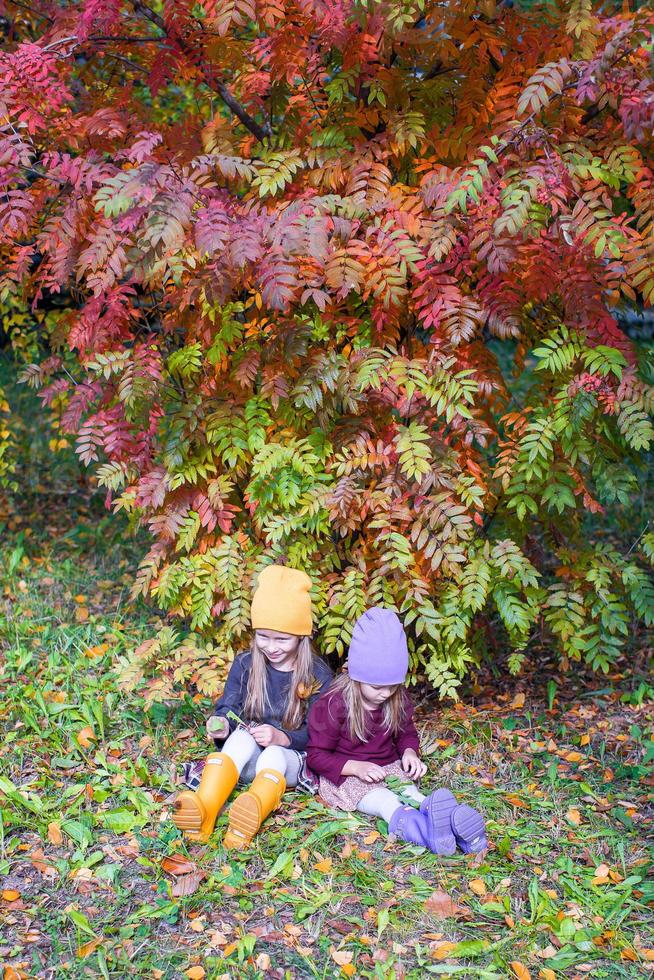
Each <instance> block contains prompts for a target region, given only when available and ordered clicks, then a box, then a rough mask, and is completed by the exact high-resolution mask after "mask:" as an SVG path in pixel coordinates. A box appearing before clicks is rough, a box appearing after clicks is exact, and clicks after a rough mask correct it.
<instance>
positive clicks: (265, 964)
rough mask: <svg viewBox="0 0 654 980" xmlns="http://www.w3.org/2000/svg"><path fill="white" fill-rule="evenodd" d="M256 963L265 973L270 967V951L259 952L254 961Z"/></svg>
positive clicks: (258, 968)
mask: <svg viewBox="0 0 654 980" xmlns="http://www.w3.org/2000/svg"><path fill="white" fill-rule="evenodd" d="M254 965H255V966H256V968H257V970H261V971H262V972H263V973H266V972H267V971H268V970H269V969H270V957H269V956H268V953H259V955H258V956H257V958H256V960H255V961H254Z"/></svg>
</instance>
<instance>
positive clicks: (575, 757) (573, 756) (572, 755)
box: [563, 752, 583, 762]
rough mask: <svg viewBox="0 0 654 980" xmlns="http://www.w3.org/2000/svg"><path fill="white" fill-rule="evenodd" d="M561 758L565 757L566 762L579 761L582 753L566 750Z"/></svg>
mask: <svg viewBox="0 0 654 980" xmlns="http://www.w3.org/2000/svg"><path fill="white" fill-rule="evenodd" d="M563 758H564V759H567V761H568V762H581V760H582V759H583V755H582V754H581V752H566V753H565V755H564V756H563Z"/></svg>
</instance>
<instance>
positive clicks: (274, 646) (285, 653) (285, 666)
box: [256, 630, 301, 671]
mask: <svg viewBox="0 0 654 980" xmlns="http://www.w3.org/2000/svg"><path fill="white" fill-rule="evenodd" d="M256 640H257V649H258V650H259V651H260V652H261V653H262V654H263V655H264V657H265V658H266V660H267V661H268V663H269V664H270V665H271V666H272V667H274V668H275V670H283V671H289V670H293V668H294V667H295V661H296V658H297V652H298V647H299V646H300V640H301V637H299V636H293V635H292V634H291V633H278V632H277V631H276V630H257V631H256Z"/></svg>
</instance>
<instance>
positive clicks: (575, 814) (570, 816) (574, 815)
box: [565, 807, 581, 827]
mask: <svg viewBox="0 0 654 980" xmlns="http://www.w3.org/2000/svg"><path fill="white" fill-rule="evenodd" d="M565 817H566V820H567V821H568V823H573V824H574V825H575V827H578V826H579V824H580V823H581V813H580V812H579V810H576V809H575V808H574V807H571V809H570V810H568V812H567V813H566V815H565Z"/></svg>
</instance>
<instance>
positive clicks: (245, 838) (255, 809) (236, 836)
mask: <svg viewBox="0 0 654 980" xmlns="http://www.w3.org/2000/svg"><path fill="white" fill-rule="evenodd" d="M285 791H286V780H285V779H284V777H283V775H282V774H281V772H278V771H277V770H276V769H262V770H261V772H258V773H257V775H256V778H255V779H254V782H253V783H252V784H251V786H250V788H249V789H248V790H246V791H245V792H244V793H241V794H240V796H237V797H236V799H235V800H234V802H233V803H232V805H231V807H230V809H229V827H228V828H227V833H226V834H225V839H224V840H223V844H224V846H225V847H227V848H230V847H247V845H248V844H249V843H250V841H251V840H252V838H253V837H254V835H255V834H256V833H257V831H258V830H259V828H260V827H261V824H262V823H263V822H264V820H265V819H266V817H267V816H268V815H269V814H270V813H272V811H273V810H276V809H277V807H278V806H279V804H280V802H281V799H282V796H283V795H284V792H285Z"/></svg>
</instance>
